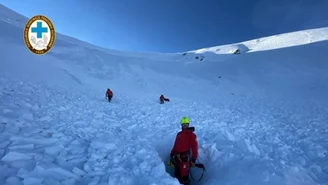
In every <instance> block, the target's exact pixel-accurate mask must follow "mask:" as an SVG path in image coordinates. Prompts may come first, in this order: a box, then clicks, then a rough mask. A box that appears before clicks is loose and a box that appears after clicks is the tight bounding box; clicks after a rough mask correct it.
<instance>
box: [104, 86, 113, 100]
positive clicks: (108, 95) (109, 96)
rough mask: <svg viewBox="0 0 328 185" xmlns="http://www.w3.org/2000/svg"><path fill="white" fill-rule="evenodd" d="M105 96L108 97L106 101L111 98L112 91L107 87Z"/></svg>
mask: <svg viewBox="0 0 328 185" xmlns="http://www.w3.org/2000/svg"><path fill="white" fill-rule="evenodd" d="M105 97H106V98H107V99H108V102H110V101H111V100H112V98H113V91H111V90H110V89H109V88H107V91H106V95H105Z"/></svg>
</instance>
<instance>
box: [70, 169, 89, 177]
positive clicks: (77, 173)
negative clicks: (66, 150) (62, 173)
mask: <svg viewBox="0 0 328 185" xmlns="http://www.w3.org/2000/svg"><path fill="white" fill-rule="evenodd" d="M73 173H74V174H76V175H79V176H84V175H85V174H86V173H85V172H84V171H83V170H81V169H80V168H77V167H74V169H73Z"/></svg>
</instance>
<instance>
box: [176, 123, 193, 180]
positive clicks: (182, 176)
mask: <svg viewBox="0 0 328 185" xmlns="http://www.w3.org/2000/svg"><path fill="white" fill-rule="evenodd" d="M181 127H182V130H181V131H180V132H179V133H178V134H177V136H176V139H175V142H174V146H173V148H172V150H171V153H170V161H171V163H172V164H173V165H174V176H175V177H176V178H177V179H178V180H179V182H180V183H181V184H185V185H189V183H190V180H189V170H190V165H191V166H193V165H195V162H196V160H197V157H198V142H197V139H196V134H194V133H193V131H194V130H193V129H194V127H189V118H188V117H183V118H182V119H181ZM190 128H193V129H190ZM190 151H191V153H190ZM190 154H191V155H190Z"/></svg>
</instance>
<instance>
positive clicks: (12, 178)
mask: <svg viewBox="0 0 328 185" xmlns="http://www.w3.org/2000/svg"><path fill="white" fill-rule="evenodd" d="M6 182H7V183H9V184H12V185H23V183H22V182H21V179H20V178H19V177H16V176H10V177H8V178H7V179H6Z"/></svg>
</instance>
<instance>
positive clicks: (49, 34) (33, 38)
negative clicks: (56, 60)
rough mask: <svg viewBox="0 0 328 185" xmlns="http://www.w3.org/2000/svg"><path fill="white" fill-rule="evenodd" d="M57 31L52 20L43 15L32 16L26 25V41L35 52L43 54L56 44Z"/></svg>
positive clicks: (28, 46)
mask: <svg viewBox="0 0 328 185" xmlns="http://www.w3.org/2000/svg"><path fill="white" fill-rule="evenodd" d="M55 38H56V32H55V28H54V25H53V24H52V22H51V21H50V20H49V19H48V18H47V17H45V16H43V15H36V16H34V17H32V18H31V19H30V20H28V22H27V23H26V25H25V29H24V41H25V45H26V47H27V48H28V49H29V50H30V51H31V52H32V53H34V54H37V55H43V54H45V53H47V52H48V51H49V50H50V49H51V48H52V46H53V45H54V42H55Z"/></svg>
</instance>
